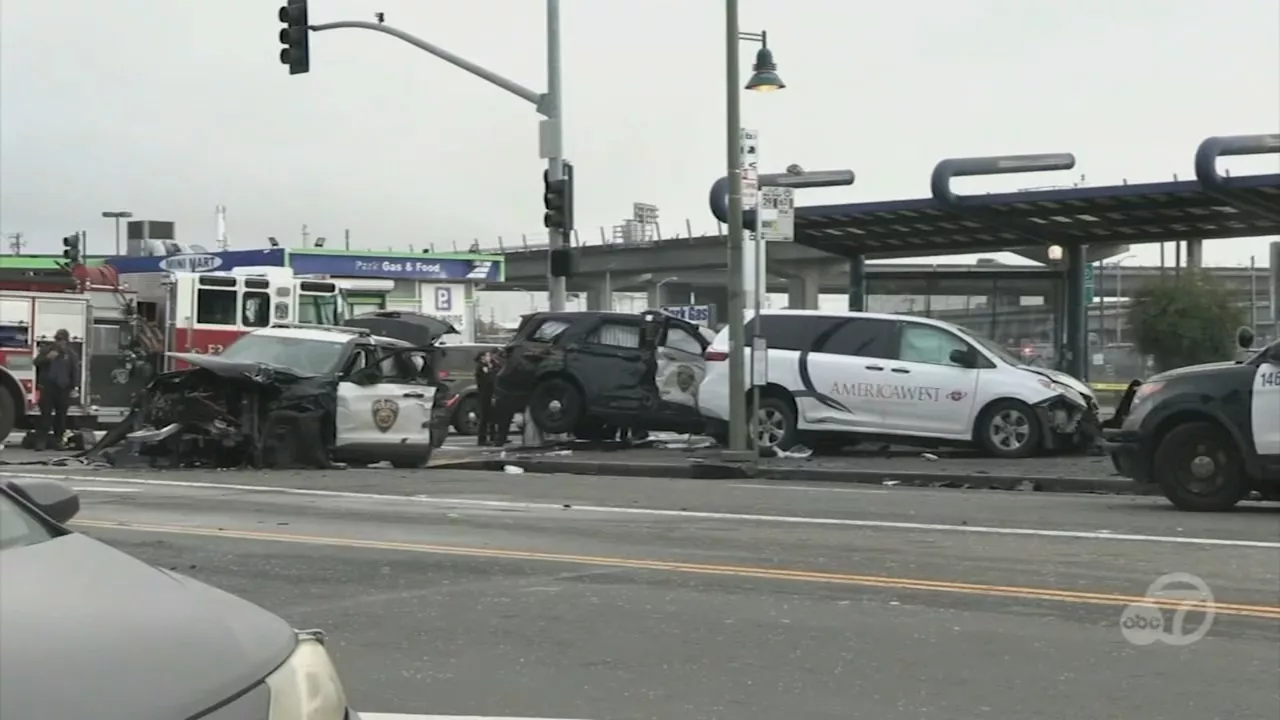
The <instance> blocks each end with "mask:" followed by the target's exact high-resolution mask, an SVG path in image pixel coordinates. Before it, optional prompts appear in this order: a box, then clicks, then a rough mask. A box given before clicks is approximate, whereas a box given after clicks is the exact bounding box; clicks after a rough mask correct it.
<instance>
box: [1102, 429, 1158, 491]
mask: <svg viewBox="0 0 1280 720" xmlns="http://www.w3.org/2000/svg"><path fill="white" fill-rule="evenodd" d="M1142 450H1143V447H1142V438H1141V436H1139V435H1138V433H1137V432H1136V431H1134V430H1122V429H1107V430H1103V431H1102V451H1103V452H1105V453H1106V454H1107V455H1108V456H1109V457H1110V458H1111V464H1112V466H1114V467H1115V469H1116V473H1117V474H1118V475H1120V476H1121V477H1127V478H1129V479H1130V480H1136V481H1138V482H1140V483H1149V482H1152V478H1151V466H1150V462H1149V458H1150V454H1149V453H1145V452H1143V451H1142Z"/></svg>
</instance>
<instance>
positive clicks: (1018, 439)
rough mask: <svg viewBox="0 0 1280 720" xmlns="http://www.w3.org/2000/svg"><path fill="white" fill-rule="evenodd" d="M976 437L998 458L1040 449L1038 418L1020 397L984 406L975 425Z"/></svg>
mask: <svg viewBox="0 0 1280 720" xmlns="http://www.w3.org/2000/svg"><path fill="white" fill-rule="evenodd" d="M977 436H978V438H977V440H978V444H980V445H981V446H982V447H983V449H984V450H986V451H987V452H988V453H990V454H991V455H994V456H995V457H999V458H1025V457H1031V456H1032V455H1034V454H1036V452H1037V451H1038V450H1039V449H1040V440H1041V438H1040V419H1039V418H1038V417H1036V411H1035V410H1033V409H1032V408H1031V406H1030V405H1027V404H1026V403H1024V402H1021V401H1019V400H1000V401H998V402H996V403H994V404H992V405H991V406H990V407H988V408H987V410H986V412H984V413H983V414H982V422H980V423H979V424H978V428H977Z"/></svg>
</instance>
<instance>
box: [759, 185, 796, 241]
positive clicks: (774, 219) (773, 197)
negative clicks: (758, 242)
mask: <svg viewBox="0 0 1280 720" xmlns="http://www.w3.org/2000/svg"><path fill="white" fill-rule="evenodd" d="M760 238H761V239H762V240H764V241H765V242H791V241H792V240H795V238H796V191H795V188H789V187H776V186H765V187H764V188H762V189H761V192H760Z"/></svg>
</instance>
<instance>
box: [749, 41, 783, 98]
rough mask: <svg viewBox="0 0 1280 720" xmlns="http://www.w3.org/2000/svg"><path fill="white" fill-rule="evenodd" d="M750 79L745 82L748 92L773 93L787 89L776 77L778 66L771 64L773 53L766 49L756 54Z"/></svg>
mask: <svg viewBox="0 0 1280 720" xmlns="http://www.w3.org/2000/svg"><path fill="white" fill-rule="evenodd" d="M751 70H752V74H751V79H750V80H748V81H747V88H746V89H748V90H755V91H756V92H773V91H774V90H782V89H784V88H785V87H787V85H786V83H784V82H782V78H780V77H778V66H777V65H776V64H774V62H773V51H772V50H770V49H769V48H767V47H762V48H760V50H759V51H757V52H756V64H755V65H753V66H752V67H751Z"/></svg>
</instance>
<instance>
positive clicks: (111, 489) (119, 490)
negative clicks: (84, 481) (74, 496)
mask: <svg viewBox="0 0 1280 720" xmlns="http://www.w3.org/2000/svg"><path fill="white" fill-rule="evenodd" d="M71 489H72V490H75V491H76V492H103V493H140V492H142V488H117V487H73V488H71Z"/></svg>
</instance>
